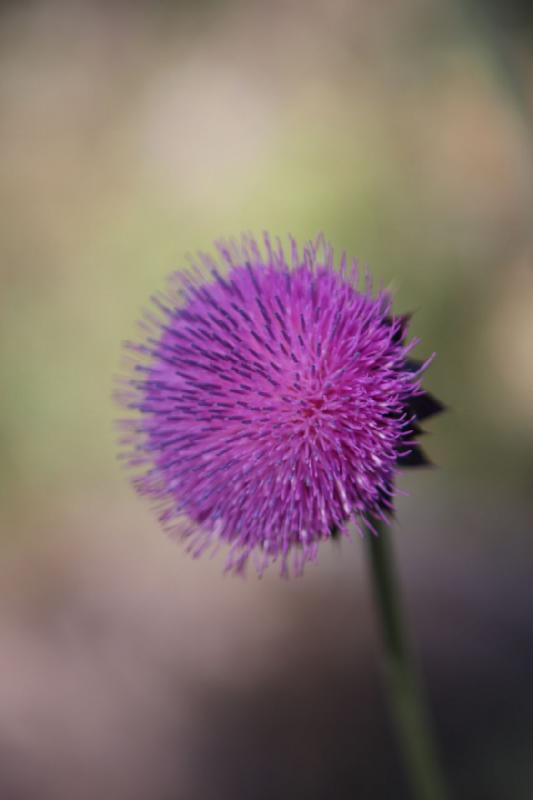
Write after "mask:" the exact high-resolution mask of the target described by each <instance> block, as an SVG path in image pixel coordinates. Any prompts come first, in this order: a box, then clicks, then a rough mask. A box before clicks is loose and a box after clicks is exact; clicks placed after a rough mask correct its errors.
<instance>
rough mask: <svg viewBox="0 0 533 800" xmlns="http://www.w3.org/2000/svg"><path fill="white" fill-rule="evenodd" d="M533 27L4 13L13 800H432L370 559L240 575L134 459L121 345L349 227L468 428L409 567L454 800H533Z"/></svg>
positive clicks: (445, 456) (416, 486)
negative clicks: (234, 267) (197, 261)
mask: <svg viewBox="0 0 533 800" xmlns="http://www.w3.org/2000/svg"><path fill="white" fill-rule="evenodd" d="M532 26H533V13H532V12H531V6H530V5H529V4H528V3H527V2H525V0H524V2H516V1H515V2H509V1H508V2H504V0H491V2H481V1H480V2H479V3H475V2H468V3H467V2H459V0H457V2H451V0H449V1H448V2H446V0H401V2H395V3H387V2H385V1H384V0H378V1H377V2H375V1H374V2H371V0H355V1H353V2H350V1H349V0H327V2H326V0H311V2H306V1H305V0H286V1H285V2H281V0H273V1H272V2H269V3H262V2H259V0H258V2H248V3H245V2H238V0H226V2H214V0H201V2H189V3H187V2H186V3H176V2H170V0H167V1H166V2H163V0H160V1H159V2H146V3H142V2H126V0H124V2H118V1H117V0H114V1H109V0H108V2H104V0H101V2H82V1H81V0H64V1H63V2H61V1H60V0H58V1H57V2H54V1H53V0H50V2H30V1H29V0H20V1H19V2H15V1H13V2H4V3H2V5H1V6H0V141H1V148H0V210H1V214H0V276H1V295H0V303H1V310H0V353H1V393H0V448H1V461H0V470H1V483H0V494H1V497H2V501H1V506H0V547H1V558H0V797H1V798H2V800H73V798H75V800H85V798H87V800H89V798H90V799H91V800H93V798H95V797H98V798H103V799H104V800H107V798H109V800H143V799H144V798H152V799H153V800H182V799H183V800H224V799H225V798H245V799H246V800H248V798H259V799H261V798H265V799H266V798H269V800H270V798H273V797H274V798H280V799H281V798H291V799H296V798H310V799H311V800H314V799H315V798H316V799H317V800H322V799H323V798H324V800H325V799H326V798H328V800H329V798H335V799H336V800H344V799H345V798H346V800H347V799H348V798H353V797H356V796H357V797H361V798H372V799H374V798H376V800H380V799H381V798H391V797H394V798H407V797H408V792H407V789H406V786H405V778H404V774H403V771H402V768H401V765H400V763H399V760H398V756H397V748H396V743H395V740H394V735H393V731H392V729H391V724H390V720H389V717H388V714H387V707H386V702H385V697H384V693H383V689H382V682H381V679H382V673H381V666H380V642H379V637H378V635H377V632H376V630H375V617H374V609H373V606H372V602H371V600H372V598H371V596H370V591H369V588H370V587H369V585H368V579H367V575H366V564H365V561H366V552H365V546H364V542H362V541H360V540H359V539H358V538H355V540H354V542H353V543H349V542H343V543H342V545H340V546H339V547H334V546H332V547H327V546H324V547H323V549H322V552H321V555H320V559H319V562H318V563H317V565H313V566H311V567H309V568H308V569H307V572H306V575H305V577H304V578H303V579H300V580H293V581H291V582H284V581H281V580H280V579H279V578H278V576H277V574H276V570H275V569H274V570H271V573H270V574H267V575H266V576H265V578H264V579H263V580H258V579H256V578H255V576H253V575H250V576H249V577H248V579H246V580H245V581H241V580H238V579H233V578H228V577H226V578H224V577H223V576H222V575H221V572H222V567H223V562H222V560H221V559H215V560H213V561H209V560H203V561H199V562H194V561H192V560H189V558H188V557H187V556H185V555H184V554H183V553H182V551H181V549H180V548H179V547H177V546H176V545H175V544H173V543H171V542H170V541H169V540H167V539H166V538H165V536H164V535H163V534H162V533H161V532H160V530H159V528H158V525H157V523H156V521H155V519H154V516H153V514H152V512H151V511H150V509H149V508H148V507H147V506H146V504H145V503H143V502H142V501H141V500H140V499H138V498H137V497H135V496H134V494H133V491H132V490H131V488H130V486H129V484H128V482H127V478H126V476H125V475H124V474H123V473H122V472H121V470H120V468H119V465H118V463H117V461H116V446H115V438H116V434H115V432H114V428H113V420H114V418H115V417H116V416H117V415H118V414H119V411H118V410H117V409H116V408H115V407H114V404H113V402H112V400H111V392H112V382H113V376H114V374H115V373H116V372H117V369H118V362H119V357H120V343H121V341H122V340H123V339H125V338H129V337H132V336H133V335H134V333H135V320H136V319H137V318H138V316H139V313H140V309H141V308H142V306H143V305H145V303H146V301H147V298H148V296H149V295H150V294H151V293H152V292H154V291H155V290H157V289H158V288H161V287H162V285H163V282H164V278H165V275H166V274H167V273H168V272H170V271H171V270H173V269H176V268H179V266H180V265H181V264H183V263H184V259H185V255H186V253H187V252H188V251H194V250H195V249H197V248H199V247H203V248H206V247H209V244H210V242H211V241H212V240H213V239H214V238H217V237H219V236H220V235H232V234H238V233H239V232H241V231H242V230H248V229H250V230H253V231H255V232H257V233H260V232H261V231H262V230H263V229H268V230H269V231H271V232H272V233H274V234H280V235H285V234H286V233H288V232H290V233H292V234H294V235H295V236H296V237H298V238H299V239H307V238H311V237H314V236H315V235H316V234H317V233H318V232H319V231H323V232H324V233H325V234H326V236H327V237H328V238H329V239H330V240H331V242H332V243H333V244H334V246H335V247H336V248H337V249H338V250H339V251H340V250H342V249H346V250H347V251H348V252H349V253H350V254H351V255H354V256H357V257H359V259H360V260H361V261H362V262H367V263H368V264H369V265H370V267H371V269H372V272H373V274H374V275H375V277H376V278H377V279H378V280H383V281H384V283H385V285H387V286H390V287H391V288H392V289H393V291H394V292H395V295H396V309H397V310H398V311H399V312H404V311H411V310H414V311H416V314H415V317H414V321H413V333H414V334H415V335H417V336H420V337H421V338H422V340H423V342H422V345H421V346H420V347H419V349H418V351H417V352H418V354H419V355H420V356H427V355H429V354H430V353H431V352H432V351H433V350H436V351H437V352H438V358H437V360H436V361H435V363H434V365H433V366H432V367H431V370H430V372H429V373H428V375H427V377H426V385H427V386H428V388H430V389H431V390H432V391H434V392H435V393H436V394H437V395H438V396H440V397H442V398H443V399H444V400H445V401H446V402H447V403H448V404H449V406H450V407H451V411H450V412H449V413H448V414H447V415H446V416H443V417H442V418H440V417H439V418H436V419H435V420H434V421H432V423H431V425H430V428H431V430H432V434H431V436H430V437H428V439H427V440H426V448H427V449H428V451H429V452H430V454H431V457H432V459H433V460H434V461H435V462H436V463H437V464H438V465H439V469H438V470H429V471H424V472H419V473H416V474H409V475H405V476H402V478H401V488H402V489H404V490H405V491H407V492H409V497H407V498H404V499H402V500H401V501H400V503H399V512H398V520H399V521H398V523H397V525H396V526H395V532H394V539H395V546H396V551H397V554H398V559H399V566H400V572H401V579H402V585H403V590H404V594H405V603H406V606H407V608H408V612H409V617H410V621H411V624H412V627H413V634H414V637H415V640H416V642H417V649H418V655H419V658H420V661H421V665H422V669H423V671H424V674H425V676H426V679H427V686H428V692H429V697H430V701H431V705H432V710H433V712H434V717H435V724H436V729H437V732H438V737H439V741H440V744H441V747H442V751H443V759H444V763H445V767H446V770H447V771H448V774H449V776H450V783H451V785H452V787H453V793H452V796H453V797H454V798H469V800H477V799H478V798H479V800H493V799H494V800H501V798H505V799H506V800H529V798H531V797H532V796H533V761H532V759H531V753H532V752H533V690H532V689H531V674H532V671H533V638H532V612H533V598H532V592H531V586H532V579H531V573H532V569H531V564H532V558H533V537H532V536H531V534H532V533H533V493H532V489H533V449H532V446H533V80H532V78H533V49H532V47H531V44H532V38H533V27H532Z"/></svg>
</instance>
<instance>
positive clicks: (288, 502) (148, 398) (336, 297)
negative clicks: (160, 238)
mask: <svg viewBox="0 0 533 800" xmlns="http://www.w3.org/2000/svg"><path fill="white" fill-rule="evenodd" d="M217 252H218V260H214V259H213V258H211V257H210V256H208V255H205V254H200V256H199V257H198V262H195V261H191V265H190V269H189V270H188V271H184V272H180V273H175V274H174V275H172V276H171V278H170V280H169V285H168V288H167V291H166V293H165V294H160V295H158V296H157V297H153V298H152V302H153V306H154V309H155V310H154V311H152V312H147V313H146V314H145V316H144V321H143V323H142V328H143V331H144V334H143V337H144V338H143V342H142V343H137V344H135V343H131V342H128V343H126V348H127V349H128V351H129V353H130V354H132V357H130V363H129V376H128V377H127V378H124V379H122V380H121V386H122V388H121V391H120V393H119V398H120V401H121V403H122V404H123V405H124V406H126V407H127V408H128V409H132V410H134V412H135V413H134V414H133V415H131V416H130V417H129V418H128V419H125V420H122V421H121V423H120V425H121V428H122V430H123V438H122V441H121V444H122V446H123V448H124V451H123V453H122V457H123V458H125V459H126V461H127V463H128V464H129V466H131V467H133V468H135V472H136V476H135V477H134V479H133V480H134V485H135V487H136V489H137V491H138V492H139V493H140V494H142V495H146V496H147V497H149V498H151V499H152V500H153V501H155V502H156V504H157V507H158V509H159V518H160V520H161V522H162V523H163V525H164V526H165V528H167V529H168V530H170V532H171V533H175V534H177V535H178V536H179V537H180V538H182V539H184V540H186V541H187V543H188V549H189V550H190V551H191V552H192V553H193V555H194V556H198V555H200V554H201V553H202V552H203V551H205V550H206V549H207V548H209V549H212V548H214V547H215V546H217V545H219V544H225V545H227V547H228V549H229V553H228V568H229V569H231V570H233V571H237V572H240V571H242V570H243V569H244V567H245V565H246V563H247V561H248V558H249V557H250V556H253V558H254V561H255V563H256V566H257V569H258V570H259V572H262V571H263V570H264V568H265V567H266V566H267V565H268V563H269V562H270V561H273V560H279V561H280V562H281V569H282V573H283V574H287V573H288V571H289V561H290V562H292V563H291V566H292V569H293V570H294V572H296V573H300V572H301V570H302V567H303V565H304V564H305V562H306V561H308V560H311V559H314V558H315V557H316V554H317V549H318V545H319V542H320V541H321V540H322V539H329V538H331V537H332V536H335V535H338V534H339V533H345V532H346V528H347V523H348V522H349V521H350V520H351V521H354V522H355V524H356V525H357V526H358V527H359V528H360V529H361V526H364V525H366V524H368V525H370V526H371V519H372V518H373V517H377V518H386V517H387V516H388V515H390V514H391V513H392V511H393V498H394V477H395V473H396V470H397V468H398V467H399V466H402V465H418V464H423V463H426V461H425V458H424V456H423V454H422V451H421V450H420V448H419V447H418V445H417V444H416V443H415V441H414V437H415V436H416V435H417V434H418V433H420V432H421V431H420V429H419V428H418V427H417V422H418V420H420V419H423V418H424V417H426V416H429V415H430V414H433V413H436V412H437V411H439V410H441V408H442V407H441V406H440V404H439V403H438V402H437V401H436V400H435V399H434V398H433V397H432V396H431V395H429V394H428V393H427V392H424V391H423V390H422V389H421V387H420V375H421V372H422V371H423V370H424V369H425V367H426V366H427V365H428V364H429V362H430V361H431V359H429V360H428V361H426V362H420V361H414V360H412V359H410V358H409V353H410V351H411V350H412V348H413V347H414V346H415V345H416V344H417V343H418V341H417V340H416V339H415V340H412V341H411V342H410V343H409V344H407V343H406V334H407V328H408V325H409V318H408V317H407V316H401V317H397V316H393V315H392V313H391V298H390V296H389V294H388V293H387V292H385V291H383V290H380V291H378V292H377V293H376V294H375V296H374V295H373V293H372V283H371V280H370V278H369V275H368V273H367V274H366V277H365V281H364V289H363V290H361V289H358V288H357V287H358V272H357V266H356V264H355V263H352V264H351V265H349V266H348V265H347V262H346V258H345V257H344V256H343V257H342V260H341V263H340V266H339V268H338V269H335V268H334V263H333V251H332V249H331V247H329V245H328V244H327V243H326V242H325V241H324V240H323V238H322V237H320V238H319V239H318V240H317V242H316V243H315V244H308V245H306V246H305V247H304V248H303V249H302V250H301V251H299V250H298V248H297V245H296V243H295V242H294V241H293V240H291V241H290V258H287V256H286V254H285V253H284V251H283V249H282V246H281V244H280V243H279V241H278V242H277V244H276V246H274V245H273V244H272V242H271V240H270V239H269V238H268V236H265V237H264V243H263V250H261V249H260V247H259V245H258V244H257V242H256V241H255V240H254V239H252V238H250V237H243V238H242V240H241V242H240V243H239V244H237V243H235V242H230V243H221V244H218V245H217Z"/></svg>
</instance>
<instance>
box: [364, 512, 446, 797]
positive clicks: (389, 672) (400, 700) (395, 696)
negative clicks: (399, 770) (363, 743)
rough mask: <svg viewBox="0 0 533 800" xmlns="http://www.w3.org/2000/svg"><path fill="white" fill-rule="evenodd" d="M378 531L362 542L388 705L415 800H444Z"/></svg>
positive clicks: (386, 543) (389, 562)
mask: <svg viewBox="0 0 533 800" xmlns="http://www.w3.org/2000/svg"><path fill="white" fill-rule="evenodd" d="M374 525H376V523H375V522H374ZM376 527H377V530H378V533H379V535H377V536H376V535H375V534H373V533H370V532H369V533H368V534H367V537H366V538H367V540H368V544H369V552H370V563H371V573H372V579H373V584H374V593H375V598H376V603H377V606H378V612H379V617H380V622H381V626H382V635H383V642H384V646H385V666H386V678H387V683H388V689H389V694H390V703H391V708H392V714H393V718H394V722H395V725H396V728H397V732H398V738H399V742H400V746H401V749H402V755H403V758H404V762H405V768H406V771H407V774H408V777H409V780H410V783H411V788H412V792H413V797H414V798H416V800H446V798H447V796H448V794H447V791H446V789H445V784H444V779H443V776H442V773H441V769H440V764H439V761H438V758H437V755H436V751H435V749H434V744H433V738H432V735H431V729H430V725H429V720H428V717H427V713H426V707H425V704H424V702H423V699H422V695H421V693H420V688H419V684H418V679H417V674H416V670H415V668H414V664H413V659H412V655H411V652H410V648H409V644H408V637H407V635H406V631H405V627H404V622H403V619H402V611H401V608H400V603H399V591H398V584H397V580H396V574H395V570H394V563H393V562H394V559H393V553H392V547H391V542H390V538H389V531H388V530H387V529H386V528H385V526H384V525H379V526H376Z"/></svg>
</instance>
